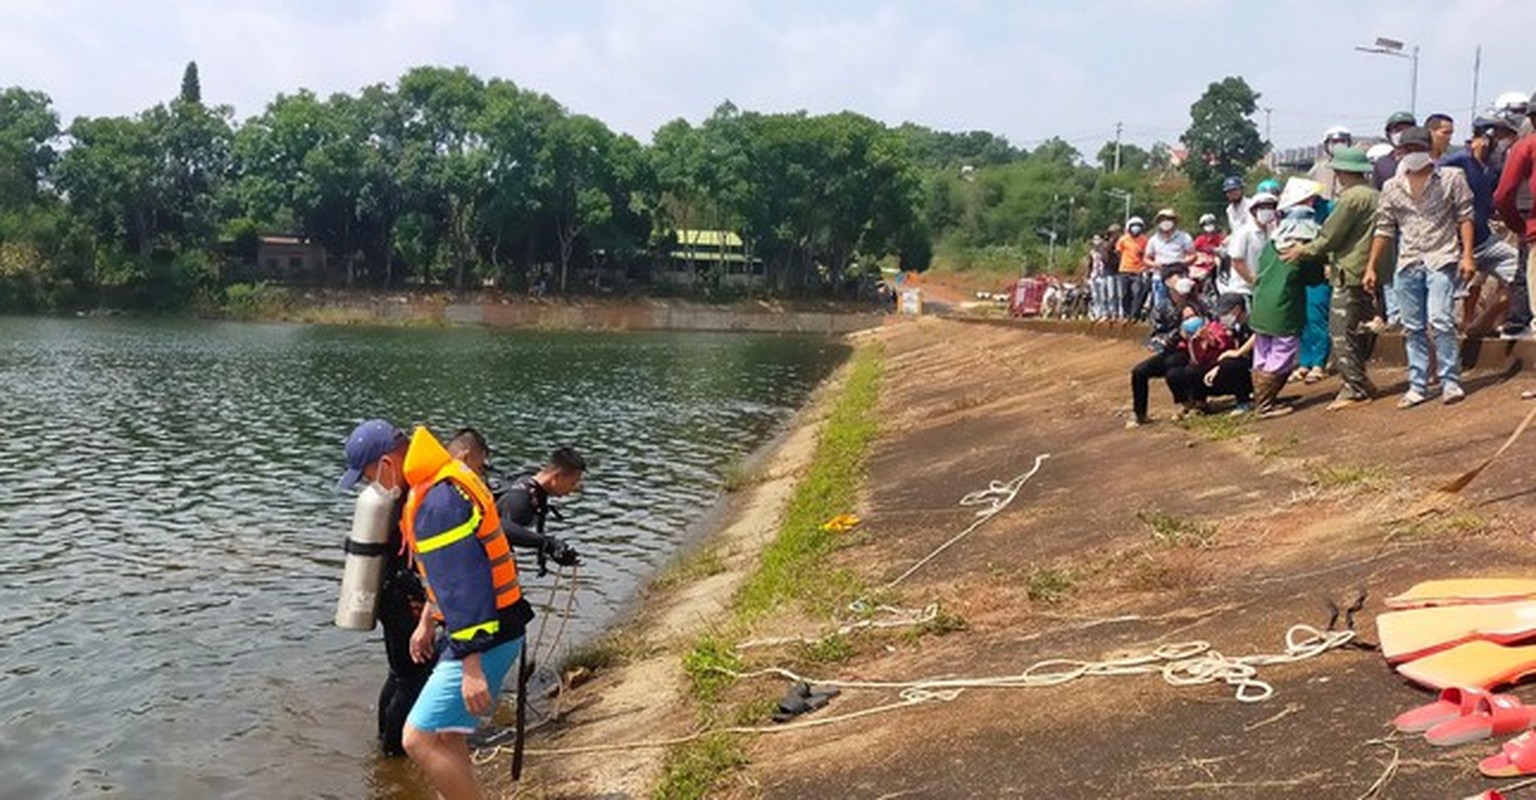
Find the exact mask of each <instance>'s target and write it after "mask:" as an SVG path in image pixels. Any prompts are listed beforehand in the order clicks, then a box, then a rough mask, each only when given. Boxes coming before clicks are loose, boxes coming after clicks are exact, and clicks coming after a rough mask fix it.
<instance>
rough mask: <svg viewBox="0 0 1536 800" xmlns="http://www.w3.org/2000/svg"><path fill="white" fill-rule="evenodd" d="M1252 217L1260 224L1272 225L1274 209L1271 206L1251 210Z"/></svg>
mask: <svg viewBox="0 0 1536 800" xmlns="http://www.w3.org/2000/svg"><path fill="white" fill-rule="evenodd" d="M1253 218H1254V219H1256V220H1258V221H1259V224H1260V225H1273V224H1274V223H1275V210H1274V209H1273V208H1261V209H1258V210H1257V211H1254V212H1253Z"/></svg>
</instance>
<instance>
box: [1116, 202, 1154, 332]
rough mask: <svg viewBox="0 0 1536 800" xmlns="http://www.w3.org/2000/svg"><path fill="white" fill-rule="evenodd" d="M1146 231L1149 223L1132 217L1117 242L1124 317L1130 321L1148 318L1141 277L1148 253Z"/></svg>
mask: <svg viewBox="0 0 1536 800" xmlns="http://www.w3.org/2000/svg"><path fill="white" fill-rule="evenodd" d="M1146 229H1147V223H1146V222H1144V221H1142V219H1141V217H1131V218H1130V219H1128V220H1126V221H1125V233H1124V234H1122V235H1121V236H1120V239H1119V241H1117V242H1115V253H1116V255H1118V256H1119V258H1120V273H1119V279H1120V299H1121V300H1122V302H1123V305H1122V310H1123V314H1122V317H1123V318H1124V319H1128V320H1132V319H1136V320H1139V319H1145V318H1146V315H1145V313H1144V312H1143V311H1142V306H1143V305H1145V304H1146V302H1147V286H1146V283H1144V282H1143V280H1142V277H1141V273H1142V270H1143V269H1145V266H1146V265H1145V263H1144V261H1143V259H1144V257H1145V255H1146V252H1147V237H1146V234H1145V233H1144V231H1145V230H1146Z"/></svg>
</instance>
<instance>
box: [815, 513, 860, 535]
mask: <svg viewBox="0 0 1536 800" xmlns="http://www.w3.org/2000/svg"><path fill="white" fill-rule="evenodd" d="M860 522H862V520H860V519H859V518H858V517H856V516H854V515H853V514H838V515H837V516H835V517H833V518H831V519H829V520H827V521H826V522H823V523H821V529H822V530H824V531H827V532H829V533H843V532H845V531H851V530H853V529H854V528H857V527H858V526H859V523H860Z"/></svg>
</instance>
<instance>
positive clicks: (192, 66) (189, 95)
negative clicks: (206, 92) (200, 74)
mask: <svg viewBox="0 0 1536 800" xmlns="http://www.w3.org/2000/svg"><path fill="white" fill-rule="evenodd" d="M180 99H181V102H183V103H191V104H192V105H197V104H198V103H201V102H203V84H202V82H201V81H199V80H198V78H197V62H196V61H188V62H187V68H186V69H184V70H182V72H181V95H180Z"/></svg>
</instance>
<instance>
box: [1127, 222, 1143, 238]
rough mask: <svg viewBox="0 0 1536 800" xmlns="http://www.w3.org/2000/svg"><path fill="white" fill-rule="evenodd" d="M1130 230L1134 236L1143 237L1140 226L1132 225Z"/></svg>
mask: <svg viewBox="0 0 1536 800" xmlns="http://www.w3.org/2000/svg"><path fill="white" fill-rule="evenodd" d="M1128 230H1130V232H1131V235H1132V236H1140V235H1141V226H1140V225H1132V226H1131V227H1130V228H1129V229H1128Z"/></svg>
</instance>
